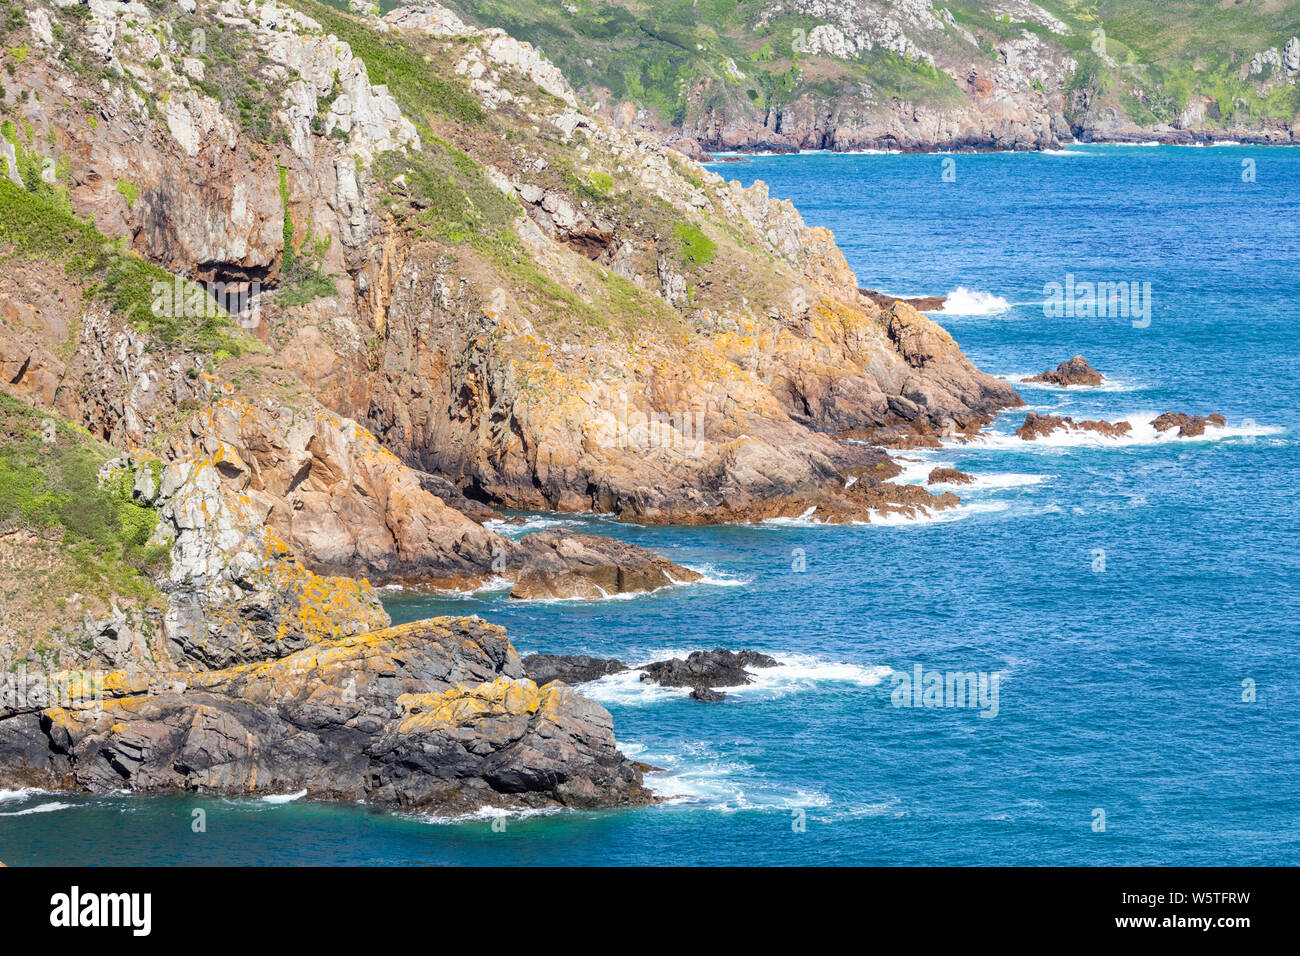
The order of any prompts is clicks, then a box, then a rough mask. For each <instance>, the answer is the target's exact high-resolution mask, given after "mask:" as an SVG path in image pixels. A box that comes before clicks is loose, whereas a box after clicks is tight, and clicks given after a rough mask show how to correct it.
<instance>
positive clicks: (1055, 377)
mask: <svg viewBox="0 0 1300 956" xmlns="http://www.w3.org/2000/svg"><path fill="white" fill-rule="evenodd" d="M1025 381H1026V382H1045V383H1046V384H1048V385H1100V384H1101V383H1102V374H1101V373H1100V372H1098V371H1097V370H1096V369H1095V368H1093V367H1092V366H1091V365H1089V364H1088V360H1087V359H1086V358H1084V357H1083V356H1082V355H1076V356H1074V358H1071V359H1067V360H1066V361H1064V362H1062V363H1061V364H1060V365H1058V366H1056V368H1055V369H1054V370H1053V371H1050V372H1042V373H1040V374H1038V375H1035V376H1033V377H1032V378H1027V379H1025Z"/></svg>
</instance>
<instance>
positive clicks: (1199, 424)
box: [1151, 412, 1228, 438]
mask: <svg viewBox="0 0 1300 956" xmlns="http://www.w3.org/2000/svg"><path fill="white" fill-rule="evenodd" d="M1227 424H1228V420H1227V419H1226V418H1224V417H1223V416H1222V415H1220V414H1218V413H1215V414H1213V415H1206V416H1204V417H1202V416H1200V415H1187V414H1184V413H1183V412H1165V413H1164V414H1163V415H1160V416H1159V417H1158V418H1154V419H1152V420H1151V425H1152V427H1154V428H1155V430H1156V431H1158V432H1166V431H1169V430H1170V429H1172V428H1177V429H1178V437H1179V438H1198V437H1199V436H1201V435H1204V434H1205V429H1206V428H1207V427H1209V426H1213V427H1215V428H1223V427H1224V426H1225V425H1227Z"/></svg>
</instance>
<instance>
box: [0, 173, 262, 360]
mask: <svg viewBox="0 0 1300 956" xmlns="http://www.w3.org/2000/svg"><path fill="white" fill-rule="evenodd" d="M38 183H39V185H38ZM21 259H45V260H49V261H52V262H61V263H63V264H64V266H65V268H66V270H67V272H68V275H69V276H71V277H72V278H74V279H77V280H81V281H85V280H89V282H90V286H89V290H88V294H89V295H91V296H93V297H94V298H96V299H99V300H100V301H102V302H104V304H105V305H107V306H108V307H109V309H111V310H112V311H113V312H114V313H116V314H117V315H120V316H121V317H122V318H123V319H125V320H126V321H127V322H129V323H130V324H131V325H132V326H133V327H134V328H136V329H138V330H139V331H141V332H144V333H147V334H149V335H154V336H157V338H158V339H159V340H160V341H161V342H162V343H163V344H164V345H166V346H169V347H181V348H189V349H196V350H199V351H203V352H207V353H209V354H213V355H220V356H221V357H226V356H237V355H240V354H241V353H243V352H244V351H247V350H249V349H250V348H251V347H253V343H252V342H251V341H250V340H249V339H248V338H247V337H246V336H245V335H244V334H243V333H242V332H241V331H240V330H239V329H238V328H237V327H235V326H234V325H232V324H231V322H230V318H229V316H228V315H226V314H225V313H224V312H222V311H221V310H220V309H219V308H215V307H214V308H211V309H209V308H208V301H209V300H208V299H207V297H206V293H204V292H202V290H199V289H197V287H194V288H192V289H190V290H189V291H190V294H191V296H192V298H193V299H194V300H195V301H199V302H201V303H202V304H203V306H204V308H203V309H202V310H190V311H201V312H202V314H201V315H199V316H196V317H193V318H189V317H185V315H184V314H183V313H185V312H186V311H187V310H183V309H172V308H161V307H159V294H158V291H157V290H158V289H162V288H166V290H168V291H167V295H169V296H170V294H171V290H172V289H173V288H174V282H175V279H174V277H173V276H172V275H171V273H169V272H167V271H166V270H164V269H162V268H160V267H158V266H156V265H154V264H152V263H150V262H146V261H145V260H143V259H141V258H140V257H139V256H137V255H136V254H134V253H133V252H130V251H129V250H126V249H124V248H123V245H122V243H121V241H119V240H112V239H109V238H108V237H106V236H104V235H103V234H102V233H101V232H100V231H99V230H98V229H96V228H95V225H94V223H93V222H87V221H84V220H82V219H80V218H78V217H77V216H76V215H74V214H73V213H72V211H71V209H70V208H69V207H68V205H67V201H66V199H64V198H62V196H61V195H60V193H59V191H58V190H57V189H56V188H53V187H52V186H51V185H50V184H46V183H43V182H40V181H39V178H38V180H37V183H33V184H32V188H29V189H22V188H20V187H18V186H17V185H15V184H14V183H12V182H10V181H9V180H8V179H5V178H0V262H7V261H8V262H11V261H12V260H21ZM6 267H7V268H8V267H12V265H9V266H6ZM168 312H174V313H182V314H180V315H168V314H167V313H168Z"/></svg>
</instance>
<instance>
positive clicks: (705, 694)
mask: <svg viewBox="0 0 1300 956" xmlns="http://www.w3.org/2000/svg"><path fill="white" fill-rule="evenodd" d="M726 696H727V695H726V694H724V693H723V692H722V691H720V690H713V689H712V688H709V687H696V688H695V689H694V690H692V691H691V700H702V701H706V702H709V703H712V702H714V701H719V700H725V699H726Z"/></svg>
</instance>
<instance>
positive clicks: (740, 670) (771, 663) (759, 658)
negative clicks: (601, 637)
mask: <svg viewBox="0 0 1300 956" xmlns="http://www.w3.org/2000/svg"><path fill="white" fill-rule="evenodd" d="M776 666H777V661H776V659H775V658H773V657H769V656H768V655H767V654H760V653H759V652H758V651H749V650H744V651H729V650H726V649H725V648H722V647H718V648H715V649H713V650H711V651H692V652H691V653H690V654H688V655H687V656H686V659H685V660H682V659H681V658H679V657H674V658H670V659H669V660H666V661H656V662H654V663H652V664H646V665H644V666H643V667H642V668H641V670H642V672H643V673H642V677H641V679H642V680H649V681H653V682H654V683H656V684H661V685H662V686H664V687H741V686H744V685H745V684H749V683H752V682H753V680H752V678H751V676H750V674H749V672H748V669H749V668H751V667H776Z"/></svg>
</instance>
